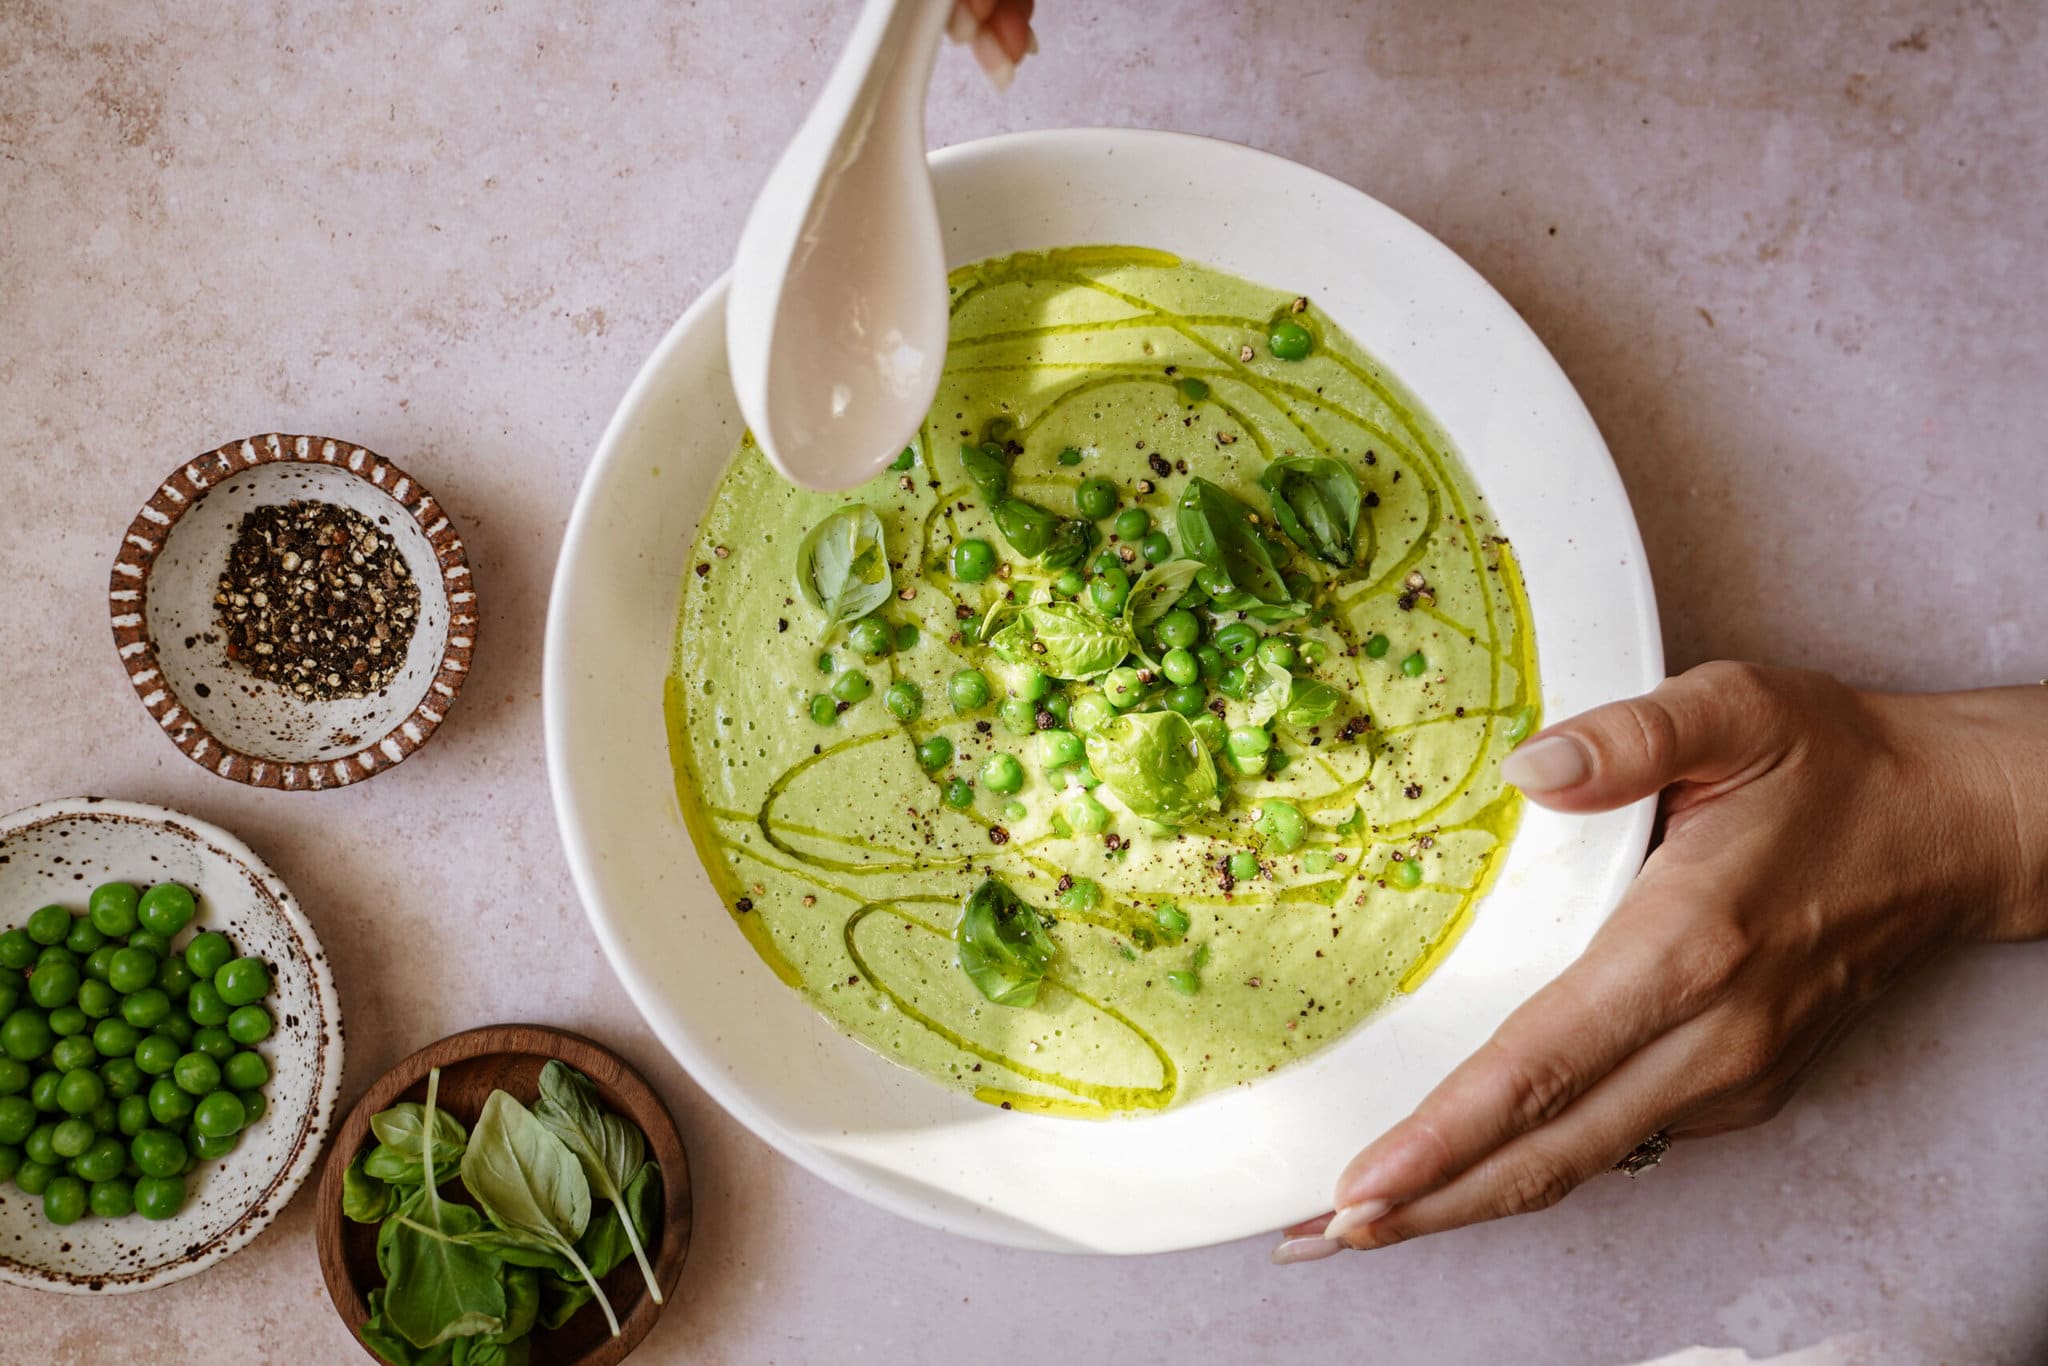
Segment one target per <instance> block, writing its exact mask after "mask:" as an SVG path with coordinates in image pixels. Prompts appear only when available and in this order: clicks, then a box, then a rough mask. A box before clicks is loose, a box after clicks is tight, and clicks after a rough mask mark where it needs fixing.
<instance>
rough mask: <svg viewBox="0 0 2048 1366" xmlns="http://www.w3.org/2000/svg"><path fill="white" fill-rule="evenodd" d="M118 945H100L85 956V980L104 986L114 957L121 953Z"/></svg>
mask: <svg viewBox="0 0 2048 1366" xmlns="http://www.w3.org/2000/svg"><path fill="white" fill-rule="evenodd" d="M121 948H122V946H121V945H119V944H102V945H100V946H99V947H98V948H96V949H94V950H93V951H92V952H91V953H89V954H87V955H86V956H85V965H84V968H83V971H84V973H85V980H86V981H88V982H98V983H100V984H101V985H102V986H105V985H106V981H107V973H108V971H109V969H110V967H111V965H112V964H113V961H114V955H115V954H117V953H119V952H120V951H121Z"/></svg>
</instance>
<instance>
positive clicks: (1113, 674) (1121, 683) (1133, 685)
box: [1102, 664, 1145, 711]
mask: <svg viewBox="0 0 2048 1366" xmlns="http://www.w3.org/2000/svg"><path fill="white" fill-rule="evenodd" d="M1102 693H1103V696H1105V697H1107V698H1108V699H1109V705H1110V706H1112V707H1115V708H1116V709H1117V710H1118V711H1127V710H1129V709H1130V708H1132V707H1135V706H1136V705H1138V702H1139V699H1141V698H1143V697H1144V695H1145V682H1144V680H1143V679H1141V678H1139V677H1138V671H1137V670H1136V669H1133V668H1132V667H1131V666H1130V665H1128V664H1125V665H1121V666H1119V667H1117V668H1114V669H1111V670H1110V671H1109V673H1108V674H1107V675H1106V676H1105V677H1104V678H1103V680H1102Z"/></svg>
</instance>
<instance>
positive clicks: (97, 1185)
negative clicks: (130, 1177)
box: [86, 1175, 135, 1219]
mask: <svg viewBox="0 0 2048 1366" xmlns="http://www.w3.org/2000/svg"><path fill="white" fill-rule="evenodd" d="M86 1203H87V1204H89V1205H90V1206H92V1212H93V1213H94V1214H97V1215H98V1216H99V1217H100V1218H102V1219H122V1218H126V1217H127V1216H128V1215H131V1214H133V1213H135V1187H134V1185H133V1183H131V1182H128V1181H126V1180H123V1179H122V1178H121V1177H120V1176H118V1175H116V1176H115V1178H114V1179H113V1180H112V1181H95V1182H93V1183H92V1189H91V1190H90V1191H88V1192H86Z"/></svg>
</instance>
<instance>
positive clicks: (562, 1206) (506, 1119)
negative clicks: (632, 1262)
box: [462, 1091, 619, 1337]
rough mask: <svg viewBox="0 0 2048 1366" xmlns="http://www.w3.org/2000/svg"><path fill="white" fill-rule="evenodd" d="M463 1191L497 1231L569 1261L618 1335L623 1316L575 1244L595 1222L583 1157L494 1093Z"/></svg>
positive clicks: (465, 1170) (466, 1160)
mask: <svg viewBox="0 0 2048 1366" xmlns="http://www.w3.org/2000/svg"><path fill="white" fill-rule="evenodd" d="M462 1184H463V1185H464V1186H465V1187H467V1188H468V1190H469V1193H470V1194H471V1195H473V1196H475V1197H476V1202H477V1204H478V1206H480V1207H481V1208H482V1210H483V1212H484V1213H485V1214H486V1215H488V1216H490V1220H491V1222H492V1223H493V1224H496V1225H497V1226H498V1227H499V1228H501V1229H504V1230H505V1231H506V1232H508V1233H523V1234H528V1235H530V1236H532V1237H534V1238H537V1239H539V1240H540V1241H541V1242H543V1243H545V1244H547V1245H548V1246H549V1247H550V1248H552V1249H553V1250H554V1251H556V1252H559V1253H560V1254H561V1255H562V1256H564V1257H566V1258H567V1259H568V1261H569V1265H570V1266H572V1267H574V1268H575V1269H576V1273H577V1275H579V1276H581V1277H582V1278H583V1279H584V1280H585V1281H586V1282H587V1283H588V1284H589V1286H590V1288H591V1292H592V1294H593V1295H594V1296H595V1297H596V1299H597V1303H598V1307H599V1308H601V1309H603V1310H604V1316H605V1322H606V1323H607V1324H608V1325H610V1327H611V1330H612V1336H613V1337H617V1336H618V1335H619V1320H618V1315H616V1314H614V1313H613V1312H612V1307H611V1303H610V1302H609V1301H608V1300H606V1299H605V1297H604V1292H603V1291H602V1290H601V1289H599V1288H598V1285H597V1279H596V1277H594V1276H592V1275H591V1274H590V1269H589V1268H588V1267H586V1266H585V1265H584V1264H583V1259H582V1258H581V1257H580V1256H578V1255H577V1253H576V1248H575V1242H576V1240H577V1239H578V1238H581V1237H582V1236H583V1230H584V1228H585V1227H586V1226H587V1225H588V1224H589V1223H590V1183H589V1181H587V1180H585V1179H584V1176H583V1168H582V1167H581V1165H579V1164H578V1162H577V1161H576V1157H575V1155H574V1154H572V1153H571V1152H570V1151H569V1149H568V1148H567V1147H566V1146H565V1145H564V1144H563V1143H562V1140H561V1139H559V1138H557V1137H555V1136H554V1134H552V1133H550V1132H549V1131H548V1128H547V1126H546V1125H544V1124H542V1123H541V1122H540V1121H539V1120H537V1119H535V1118H534V1117H533V1114H532V1112H531V1111H529V1110H528V1109H527V1108H526V1107H525V1106H524V1105H521V1104H520V1103H519V1102H518V1101H516V1100H514V1099H513V1098H512V1097H511V1096H509V1095H507V1094H505V1093H504V1092H503V1091H493V1092H491V1095H490V1098H489V1099H488V1100H486V1101H485V1102H484V1112H483V1114H482V1115H480V1116H479V1117H478V1118H477V1122H476V1133H475V1134H474V1135H473V1136H472V1137H471V1139H470V1144H469V1151H468V1152H466V1153H464V1154H463V1155H462Z"/></svg>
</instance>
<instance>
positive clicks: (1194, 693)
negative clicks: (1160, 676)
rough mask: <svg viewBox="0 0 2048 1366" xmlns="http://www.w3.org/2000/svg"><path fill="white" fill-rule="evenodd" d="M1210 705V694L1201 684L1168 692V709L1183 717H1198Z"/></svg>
mask: <svg viewBox="0 0 2048 1366" xmlns="http://www.w3.org/2000/svg"><path fill="white" fill-rule="evenodd" d="M1208 704H1209V692H1208V690H1207V689H1206V688H1204V687H1202V686H1201V685H1200V684H1199V683H1190V684H1187V685H1185V686H1183V687H1178V688H1168V689H1167V690H1166V709H1167V710H1168V711H1175V712H1179V713H1180V714H1181V715H1182V716H1197V715H1200V714H1201V711H1202V708H1204V707H1206V706H1207V705H1208Z"/></svg>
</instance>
